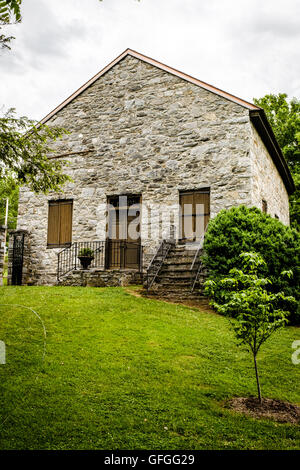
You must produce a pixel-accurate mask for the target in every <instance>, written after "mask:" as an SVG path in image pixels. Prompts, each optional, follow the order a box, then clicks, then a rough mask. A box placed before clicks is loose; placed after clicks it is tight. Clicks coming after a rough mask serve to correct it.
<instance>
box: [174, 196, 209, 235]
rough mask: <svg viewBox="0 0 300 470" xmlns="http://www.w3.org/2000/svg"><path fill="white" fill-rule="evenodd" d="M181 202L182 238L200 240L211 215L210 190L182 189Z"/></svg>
mask: <svg viewBox="0 0 300 470" xmlns="http://www.w3.org/2000/svg"><path fill="white" fill-rule="evenodd" d="M179 204H180V212H181V214H180V239H181V240H182V241H189V242H190V241H191V242H192V241H198V240H200V239H201V238H202V236H203V235H204V232H205V229H206V226H207V224H208V221H209V216H210V191H209V188H207V189H199V190H196V191H182V192H180V194H179Z"/></svg>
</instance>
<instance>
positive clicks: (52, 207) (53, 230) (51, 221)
mask: <svg viewBox="0 0 300 470" xmlns="http://www.w3.org/2000/svg"><path fill="white" fill-rule="evenodd" d="M47 245H48V246H49V247H51V246H53V247H55V246H58V245H59V203H58V202H53V201H50V202H49V210H48V240H47Z"/></svg>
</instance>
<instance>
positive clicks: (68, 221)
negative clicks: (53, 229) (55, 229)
mask: <svg viewBox="0 0 300 470" xmlns="http://www.w3.org/2000/svg"><path fill="white" fill-rule="evenodd" d="M72 209H73V203H72V201H62V202H61V203H60V234H59V244H60V245H68V244H70V243H71V242H72Z"/></svg>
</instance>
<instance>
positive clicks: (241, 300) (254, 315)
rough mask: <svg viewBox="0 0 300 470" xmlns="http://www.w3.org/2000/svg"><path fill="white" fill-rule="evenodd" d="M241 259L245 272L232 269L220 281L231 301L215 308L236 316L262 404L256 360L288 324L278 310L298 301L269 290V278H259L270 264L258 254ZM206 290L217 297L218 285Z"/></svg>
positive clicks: (209, 284) (235, 325)
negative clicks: (251, 355) (266, 342)
mask: <svg viewBox="0 0 300 470" xmlns="http://www.w3.org/2000/svg"><path fill="white" fill-rule="evenodd" d="M239 259H240V263H241V265H242V269H238V268H233V269H231V270H230V271H229V277H225V278H224V279H222V280H221V281H220V283H221V285H222V288H223V289H224V290H225V291H227V293H228V295H227V301H226V302H225V303H222V304H219V303H218V302H215V301H213V302H212V304H213V306H214V307H215V308H216V309H217V311H218V312H219V313H222V314H223V315H227V316H230V317H232V316H235V319H236V320H235V321H231V324H232V327H233V330H234V332H235V335H236V338H237V340H238V342H239V344H242V345H246V347H247V348H248V349H249V350H250V351H251V352H252V354H253V360H254V366H255V373H256V382H257V392H258V399H259V401H260V402H261V388H260V381H259V375H258V369H257V362H256V357H257V354H258V352H259V350H260V347H261V346H262V345H263V344H264V343H265V341H267V339H268V338H270V336H271V335H272V334H273V333H274V332H275V331H277V330H278V329H279V328H282V327H283V326H284V325H285V324H286V323H287V317H288V314H289V313H288V312H287V311H285V310H283V309H282V308H280V307H278V306H279V305H280V304H281V303H283V302H284V301H285V302H287V301H288V302H290V303H291V302H293V301H294V299H293V298H286V297H285V295H284V293H283V292H277V293H272V292H269V291H268V290H267V286H268V285H271V284H272V281H271V280H270V279H269V278H267V277H259V275H258V272H259V270H260V269H261V267H262V266H266V263H265V261H264V260H263V258H262V257H261V256H260V255H259V254H258V253H255V252H248V253H247V252H243V253H241V254H240V255H239ZM205 286H206V293H207V294H208V295H209V296H212V297H214V295H215V290H216V289H217V288H218V286H217V283H216V282H215V281H214V280H209V281H206V283H205Z"/></svg>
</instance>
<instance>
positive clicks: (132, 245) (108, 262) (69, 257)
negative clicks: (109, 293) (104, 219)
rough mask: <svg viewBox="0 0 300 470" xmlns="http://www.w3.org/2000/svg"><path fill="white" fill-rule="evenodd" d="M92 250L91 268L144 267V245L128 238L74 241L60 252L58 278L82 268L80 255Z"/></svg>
mask: <svg viewBox="0 0 300 470" xmlns="http://www.w3.org/2000/svg"><path fill="white" fill-rule="evenodd" d="M88 252H90V254H91V257H92V260H91V263H90V265H89V269H93V268H98V269H103V270H104V269H137V270H139V271H140V272H141V271H142V269H143V247H142V245H141V244H140V243H137V242H129V241H127V240H106V241H94V242H74V243H72V244H71V245H70V246H69V247H67V248H65V249H63V250H62V251H60V252H59V253H58V261H57V279H58V280H59V279H61V278H62V277H63V276H65V275H66V274H68V273H69V272H71V271H74V270H77V269H82V265H81V261H80V259H79V256H81V255H82V254H88Z"/></svg>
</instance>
